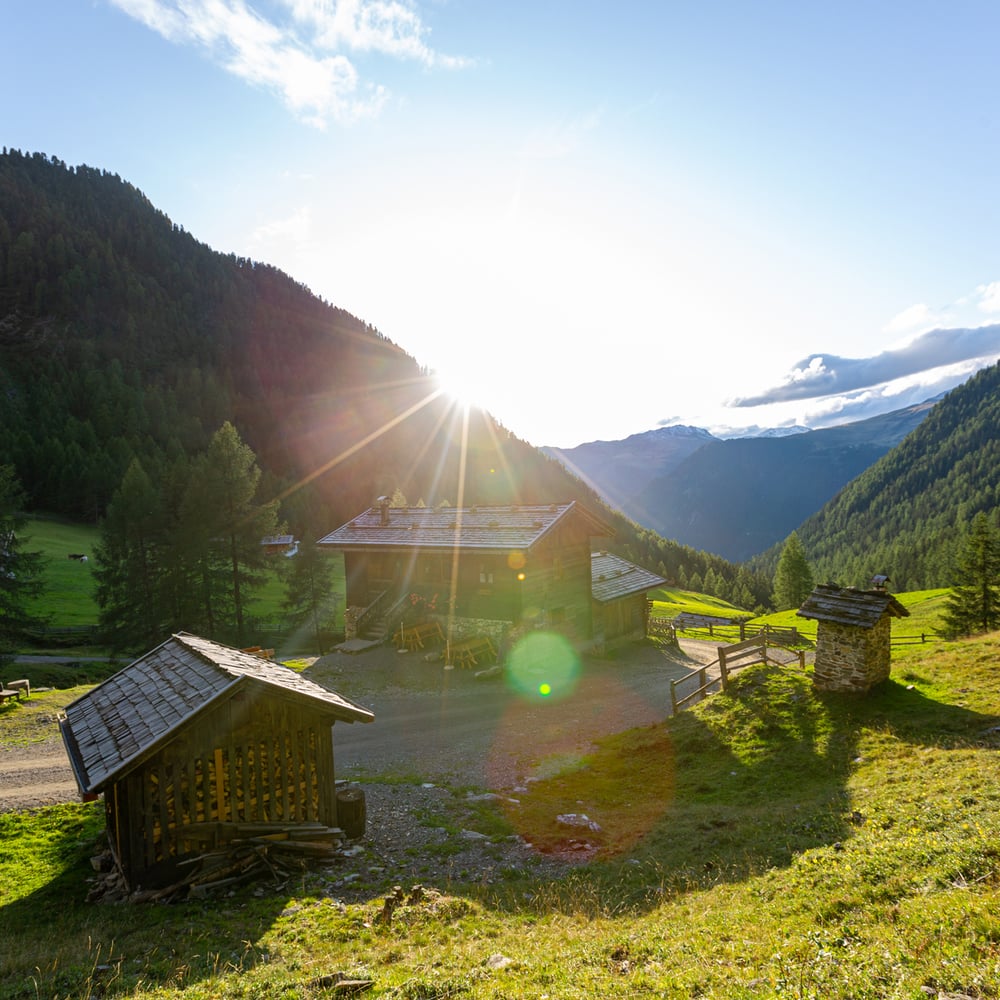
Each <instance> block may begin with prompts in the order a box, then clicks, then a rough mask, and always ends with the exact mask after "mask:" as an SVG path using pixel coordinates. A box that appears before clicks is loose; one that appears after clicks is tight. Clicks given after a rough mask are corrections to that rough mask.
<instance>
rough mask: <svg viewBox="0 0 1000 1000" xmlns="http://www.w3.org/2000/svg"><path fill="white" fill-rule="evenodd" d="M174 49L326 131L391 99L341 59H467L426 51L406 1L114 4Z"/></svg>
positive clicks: (436, 63) (123, 0)
mask: <svg viewBox="0 0 1000 1000" xmlns="http://www.w3.org/2000/svg"><path fill="white" fill-rule="evenodd" d="M111 3H112V4H113V5H114V6H116V7H117V8H118V9H119V10H121V11H123V12H124V13H125V14H127V15H128V16H129V17H132V18H134V19H135V20H137V21H139V22H140V23H141V24H144V25H145V26H146V27H147V28H150V29H152V30H153V31H155V32H156V33H157V34H159V35H161V36H162V37H163V38H165V39H167V40H168V41H170V42H173V43H174V44H177V45H193V46H196V47H198V48H200V49H202V50H204V51H205V52H207V53H208V55H209V57H210V58H211V59H213V60H214V61H215V62H216V63H218V64H219V65H220V66H222V67H223V68H224V69H225V70H226V71H227V72H229V73H232V74H233V75H234V76H236V77H239V78H240V79H241V80H245V81H246V82H247V83H251V84H254V85H255V86H260V87H263V88H265V89H267V90H270V91H271V92H273V93H275V94H277V95H278V96H279V97H280V98H281V100H282V101H283V102H284V104H285V106H286V107H288V108H289V110H291V111H292V113H293V114H294V115H295V116H296V117H297V118H299V119H300V120H302V121H304V122H306V123H308V124H310V125H314V126H316V127H318V128H324V127H325V126H326V125H327V123H328V122H330V121H335V122H339V123H341V124H346V123H350V122H352V121H356V120H358V119H360V118H365V117H370V116H373V115H376V114H378V112H379V111H380V110H381V108H382V107H383V105H384V104H385V102H386V100H387V98H388V92H387V90H386V89H385V87H383V86H382V85H380V84H375V83H363V82H362V80H361V78H360V77H359V75H358V72H357V69H356V68H355V66H354V64H353V63H352V62H351V60H350V59H349V58H348V57H347V56H346V55H345V54H344V53H345V51H346V52H351V53H355V52H356V53H377V54H380V55H384V56H387V57H390V58H393V59H407V60H412V61H415V62H418V63H420V64H422V65H423V66H426V67H446V68H455V67H461V66H465V65H468V64H469V63H468V60H465V59H461V58H457V57H453V56H444V55H441V54H440V53H437V52H435V51H434V50H433V49H432V48H431V47H430V46H429V45H428V44H427V40H426V39H427V35H428V29H427V28H426V26H425V25H424V23H423V21H422V20H421V18H420V15H419V13H418V12H417V10H416V8H415V6H413V5H412V4H411V3H409V2H406V0H272V2H270V3H258V4H255V5H254V6H252V7H251V6H248V4H247V3H246V0H111Z"/></svg>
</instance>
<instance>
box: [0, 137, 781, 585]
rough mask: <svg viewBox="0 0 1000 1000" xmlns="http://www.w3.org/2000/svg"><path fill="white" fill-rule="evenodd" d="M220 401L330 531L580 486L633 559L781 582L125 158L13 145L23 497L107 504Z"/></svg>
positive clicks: (294, 506)
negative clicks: (492, 411) (486, 409)
mask: <svg viewBox="0 0 1000 1000" xmlns="http://www.w3.org/2000/svg"><path fill="white" fill-rule="evenodd" d="M470 343H471V344H472V345H474V344H475V339H474V337H473V338H471V340H470ZM466 349H470V350H471V349H475V347H474V346H470V347H468V348H466ZM484 363H488V359H485V358H484ZM526 363H527V362H526ZM553 405H554V406H557V405H559V403H558V394H554V396H553ZM226 421H231V422H232V423H233V425H234V426H235V427H236V428H237V429H238V432H239V435H240V437H241V439H242V440H243V441H244V442H245V443H246V444H247V445H248V446H249V447H250V448H251V449H252V450H253V452H254V454H255V455H256V458H257V461H258V463H259V465H260V468H261V470H262V473H263V476H262V480H261V483H262V491H263V492H264V493H265V494H266V496H264V497H262V499H265V500H266V499H268V498H278V499H280V500H281V501H282V505H281V517H282V519H283V520H284V521H285V522H286V523H288V525H289V527H290V528H291V530H293V531H295V532H299V531H306V530H308V529H309V528H312V529H313V530H332V528H334V527H336V526H337V525H339V524H341V523H343V522H344V521H346V520H348V519H349V518H350V517H353V516H354V515H355V514H356V513H357V512H358V511H359V510H362V509H364V508H365V507H367V506H369V505H370V504H371V503H372V502H373V500H374V499H375V497H377V496H379V495H382V494H388V495H391V494H393V493H396V492H398V493H400V494H402V496H404V497H405V498H406V501H407V502H408V503H411V504H417V503H426V504H428V505H430V504H437V503H442V502H445V503H449V504H453V505H458V504H464V505H470V504H484V503H538V502H563V501H566V500H570V499H578V500H580V501H581V502H583V503H585V504H587V505H589V506H592V507H593V508H594V509H595V510H597V511H598V512H599V513H601V514H602V516H604V517H605V518H607V519H608V520H610V521H611V523H612V524H613V525H614V526H615V528H616V531H617V537H616V539H615V542H614V544H613V545H612V547H613V548H614V549H615V550H616V551H618V552H620V553H621V554H622V555H624V556H625V557H626V558H630V559H632V560H634V561H636V562H639V563H641V564H644V565H647V566H649V567H650V568H651V569H654V570H656V571H658V572H661V573H663V574H664V575H665V576H667V577H668V578H671V579H678V578H679V579H693V578H698V579H705V578H706V577H709V574H711V579H713V580H715V581H716V582H717V584H718V586H719V590H720V591H721V592H722V593H723V594H724V593H725V591H727V590H728V591H730V592H731V591H732V590H733V588H735V587H736V586H737V582H739V586H740V588H741V596H742V597H743V599H744V600H746V599H747V598H748V597H749V598H750V599H751V600H752V601H753V602H755V603H756V602H762V601H765V600H766V598H767V594H768V593H769V589H770V581H769V580H765V579H763V578H761V579H759V580H758V579H754V578H753V577H752V576H750V575H749V574H748V573H747V572H746V570H743V571H738V570H737V567H735V566H734V565H732V564H731V563H728V562H726V561H725V560H723V559H721V558H719V557H716V556H711V555H707V554H705V553H702V552H698V551H695V550H693V549H690V548H688V547H686V546H680V545H677V544H676V543H673V542H670V541H668V540H665V539H663V538H661V537H659V536H658V535H656V534H655V533H653V532H649V531H644V530H642V529H640V528H639V527H637V526H636V525H635V524H634V523H632V522H631V521H629V520H627V519H626V518H624V517H623V516H622V515H621V514H619V513H618V512H616V511H611V510H609V509H607V508H606V507H605V506H604V505H603V504H602V503H601V501H600V500H599V499H598V498H597V497H596V495H595V494H594V493H593V492H592V491H591V490H590V489H589V488H587V487H586V486H585V485H584V484H583V483H582V482H581V481H580V480H578V479H576V478H574V477H573V476H571V475H570V474H569V473H568V472H567V471H566V470H565V469H564V468H563V467H562V466H561V465H559V464H558V463H557V462H555V461H554V460H552V459H549V458H547V457H545V456H544V455H543V454H542V453H541V452H540V451H538V450H537V449H535V448H533V447H532V446H530V445H528V444H527V443H526V442H524V441H522V440H520V439H518V438H517V437H515V436H514V435H512V434H511V433H510V432H508V431H507V430H506V429H505V428H504V427H503V426H502V425H501V424H499V423H498V422H497V421H496V420H495V419H494V418H493V417H492V416H490V415H489V414H486V413H483V412H481V411H477V410H471V411H469V412H468V414H466V412H465V411H464V410H462V409H461V408H459V407H456V406H455V405H454V403H453V402H452V401H451V400H450V399H448V398H447V397H446V396H445V395H443V394H441V393H440V391H439V389H438V387H437V386H436V384H435V382H434V379H433V378H432V377H431V376H430V375H429V374H428V373H427V372H425V371H423V370H422V369H421V368H420V366H419V364H418V363H417V361H416V360H415V359H414V358H413V357H411V356H410V355H408V354H407V353H406V351H405V350H403V349H402V348H401V347H400V346H398V345H397V344H395V343H393V342H392V341H390V340H389V339H387V338H386V337H385V336H383V335H382V334H381V333H380V332H379V331H378V329H376V328H375V327H374V326H373V325H371V324H370V323H368V322H366V321H364V320H362V319H360V318H358V317H355V316H352V315H351V314H349V313H347V312H345V311H344V310H342V309H338V308H337V307H336V306H334V305H332V304H330V303H328V302H325V301H323V300H322V299H320V298H319V297H317V296H316V295H314V294H312V292H311V291H310V290H309V289H308V288H306V287H305V286H303V285H302V284H300V283H298V282H296V281H295V280H294V279H293V278H291V277H289V276H288V275H287V274H284V273H283V272H281V271H279V270H278V269H276V268H274V267H271V266H269V265H267V264H263V263H259V262H256V261H253V260H248V259H246V258H240V257H236V256H234V255H231V254H230V255H226V254H224V253H220V252H217V251H215V250H213V249H212V248H210V247H208V246H206V245H205V244H204V243H201V242H199V241H198V240H197V239H196V238H195V237H194V236H192V235H191V234H190V233H188V232H185V231H184V229H182V228H181V227H179V226H178V225H176V224H175V223H174V222H172V221H171V220H170V219H169V218H168V217H167V216H166V215H165V214H164V213H163V212H161V211H159V210H158V209H157V208H156V207H155V206H153V205H152V204H151V203H150V202H149V200H148V199H147V198H146V197H145V196H144V195H143V194H142V192H140V191H139V190H138V189H136V188H135V187H134V186H133V185H131V184H129V183H128V182H127V181H125V180H123V179H122V178H120V177H118V176H117V175H115V174H113V173H109V172H107V171H105V170H101V169H98V168H94V167H89V166H68V165H67V164H66V163H64V162H62V161H61V160H59V159H57V158H55V157H51V156H47V155H45V154H42V153H22V152H19V151H15V150H4V151H3V153H2V155H0V464H5V465H11V466H13V468H14V469H15V471H16V474H17V477H18V479H19V481H20V484H21V486H22V487H23V489H24V491H25V493H26V495H27V497H28V503H29V505H30V508H31V509H32V510H36V511H44V512H48V513H53V514H59V515H62V516H65V517H67V518H71V519H75V520H80V521H86V522H89V523H99V522H100V521H101V520H102V519H103V518H104V516H105V514H106V511H107V508H108V504H109V502H110V500H111V498H112V497H113V496H114V494H115V492H116V490H118V488H119V486H120V485H121V483H122V480H123V477H124V476H125V474H126V472H127V470H128V469H129V467H130V465H131V464H132V462H133V461H134V460H138V461H139V462H140V464H141V465H142V467H143V468H144V469H145V470H146V473H147V474H148V475H149V477H150V478H151V480H152V481H154V482H157V481H161V480H163V479H164V478H166V477H167V471H168V470H169V469H170V468H171V467H173V466H174V464H175V463H176V462H177V461H178V460H179V459H181V458H184V457H187V458H193V457H195V456H198V455H201V454H204V453H205V451H206V450H207V449H208V446H209V443H210V441H211V439H212V436H213V435H214V434H215V433H216V432H217V431H218V430H219V428H220V427H221V426H222V425H223V424H224V423H225V422H226Z"/></svg>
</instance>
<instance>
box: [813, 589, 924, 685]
mask: <svg viewBox="0 0 1000 1000" xmlns="http://www.w3.org/2000/svg"><path fill="white" fill-rule="evenodd" d="M798 614H799V615H801V616H802V617H803V618H812V619H815V621H816V665H815V668H814V672H813V685H814V686H815V687H816V688H817V689H818V690H820V691H846V692H854V693H858V694H866V693H867V692H868V691H869V690H870V689H871V688H872V687H874V686H875V685H876V684H880V683H881V682H882V681H884V680H887V679H888V677H889V666H890V660H891V657H892V649H891V638H892V636H891V626H892V619H893V618H908V617H909V614H910V612H909V611H907V610H906V608H904V607H903V605H902V604H900V603H899V601H897V600H896V598H895V597H893V596H892V594H890V593H889V592H888V591H886V590H885V589H884V588H876V589H874V590H858V589H856V588H854V587H838V586H836V585H834V584H821V585H820V586H818V587H816V588H815V589H814V590H813V592H812V593H811V594H810V595H809V597H808V598H806V601H805V603H804V604H803V605H802V607H801V608H799V610H798Z"/></svg>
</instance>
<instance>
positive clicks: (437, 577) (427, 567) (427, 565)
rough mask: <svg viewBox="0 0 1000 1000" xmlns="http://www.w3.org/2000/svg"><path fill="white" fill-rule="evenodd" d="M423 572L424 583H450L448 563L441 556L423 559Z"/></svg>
mask: <svg viewBox="0 0 1000 1000" xmlns="http://www.w3.org/2000/svg"><path fill="white" fill-rule="evenodd" d="M421 572H422V576H423V580H424V583H447V582H448V563H447V562H446V561H445V560H444V559H442V558H440V557H439V556H435V557H428V558H426V559H423V560H422V561H421Z"/></svg>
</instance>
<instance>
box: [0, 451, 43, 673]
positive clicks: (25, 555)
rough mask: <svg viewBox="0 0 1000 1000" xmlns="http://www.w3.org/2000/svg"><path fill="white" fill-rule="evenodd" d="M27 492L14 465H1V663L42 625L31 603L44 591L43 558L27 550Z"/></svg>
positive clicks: (37, 553) (38, 553) (39, 554)
mask: <svg viewBox="0 0 1000 1000" xmlns="http://www.w3.org/2000/svg"><path fill="white" fill-rule="evenodd" d="M24 507H25V495H24V492H23V490H22V489H21V484H20V481H19V480H18V478H17V474H16V473H15V471H14V467H13V466H11V465H0V663H2V662H3V661H4V658H5V655H6V654H7V653H9V652H10V651H11V650H12V649H13V647H14V643H15V641H16V640H17V638H18V637H20V636H21V635H22V634H23V633H24V632H25V631H26V630H27V629H29V628H31V627H32V626H39V625H42V624H43V622H42V620H41V619H40V618H39V616H37V615H35V614H34V613H32V612H31V611H30V610H29V608H28V604H29V602H30V601H31V599H32V598H34V597H36V596H37V595H38V594H39V593H41V589H42V582H41V572H42V565H43V557H42V554H41V553H40V552H26V551H25V550H24V543H25V537H24V528H25V525H26V524H27V519H26V518H25V516H24V515H23V514H22V511H23V510H24Z"/></svg>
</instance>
